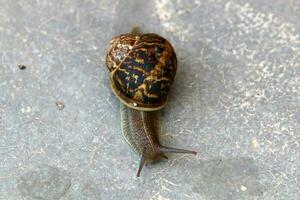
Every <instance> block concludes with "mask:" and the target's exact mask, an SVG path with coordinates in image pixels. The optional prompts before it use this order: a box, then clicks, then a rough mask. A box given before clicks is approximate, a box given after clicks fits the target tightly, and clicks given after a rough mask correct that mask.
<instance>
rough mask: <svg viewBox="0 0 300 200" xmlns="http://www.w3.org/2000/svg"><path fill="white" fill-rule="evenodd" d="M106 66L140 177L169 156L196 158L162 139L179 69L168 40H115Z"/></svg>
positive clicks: (155, 37)
mask: <svg viewBox="0 0 300 200" xmlns="http://www.w3.org/2000/svg"><path fill="white" fill-rule="evenodd" d="M106 66H107V68H108V69H109V71H110V84H111V88H112V91H113V92H114V94H115V95H116V96H117V97H118V98H119V100H120V102H121V103H120V113H121V129H122V133H123V136H124V139H125V140H126V142H127V143H128V144H129V145H130V146H131V147H132V149H133V150H134V151H135V152H136V153H137V154H139V155H140V165H139V169H138V172H137V176H140V173H141V170H142V168H143V166H144V164H145V163H146V162H147V161H150V160H159V159H161V158H167V156H166V155H165V153H187V154H196V152H195V151H190V150H184V149H176V148H171V147H165V146H162V145H161V144H160V142H159V139H158V134H159V126H160V125H159V121H160V120H159V110H161V109H162V108H163V107H164V106H165V105H166V103H167V101H168V93H169V90H170V88H171V85H172V83H173V81H174V78H175V74H176V69H177V59H176V53H175V51H174V48H173V47H172V45H171V44H170V43H169V42H168V41H167V40H166V39H165V38H163V37H161V36H159V35H157V34H152V33H150V34H140V33H139V32H137V31H134V32H132V33H130V34H122V35H120V36H117V37H114V38H113V39H112V40H111V41H110V45H109V48H108V52H107V56H106Z"/></svg>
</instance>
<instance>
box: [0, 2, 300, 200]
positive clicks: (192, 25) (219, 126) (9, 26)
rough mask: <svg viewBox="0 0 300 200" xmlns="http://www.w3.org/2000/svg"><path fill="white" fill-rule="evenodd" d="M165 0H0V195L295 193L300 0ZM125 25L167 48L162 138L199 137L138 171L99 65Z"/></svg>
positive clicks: (179, 141)
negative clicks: (170, 52) (170, 51)
mask: <svg viewBox="0 0 300 200" xmlns="http://www.w3.org/2000/svg"><path fill="white" fill-rule="evenodd" d="M57 2H61V3H57ZM172 2H174V3H171V1H167V0H154V1H149V0H148V1H133V0H131V1H121V0H120V1H110V0H107V1H96V0H84V1H83V0H76V1H71V0H65V1H54V0H53V1H50V0H48V1H46V0H14V1H12V0H0V39H1V42H0V54H1V55H0V56H1V57H0V58H1V63H0V158H1V160H0V199H1V200H2V199H9V200H10V199H18V200H19V199H62V200H68V199H74V200H75V199H76V200H77V199H159V200H168V199H170V200H173V199H180V200H181V199H188V200H190V199H194V200H196V199H204V200H208V199H209V200H210V199H218V200H219V199H220V200H222V199H299V196H300V188H299V187H300V186H299V185H300V172H299V169H300V161H299V158H300V153H299V152H300V147H299V143H300V137H299V133H300V108H299V107H300V106H299V105H300V98H299V96H300V37H299V34H300V23H299V21H300V1H298V0H273V1H271V0H270V1H269V0H268V1H267V0H265V1H261V0H248V1H246V0H239V1H234V0H228V1H225V0H224V1H222V0H196V1H184V0H176V1H172ZM134 25H140V26H141V28H142V30H143V31H144V32H155V33H159V34H161V35H163V36H164V37H166V38H168V39H169V40H170V41H171V42H172V43H173V44H174V47H175V49H176V51H177V54H178V60H179V69H178V74H177V77H176V80H175V84H174V87H173V89H172V92H171V95H170V100H171V101H170V103H169V105H168V106H167V107H166V108H165V109H164V110H163V111H162V134H161V140H162V142H163V143H164V144H167V145H170V146H176V147H184V148H190V149H195V150H197V151H198V155H197V156H189V155H184V156H178V155H177V156H176V155H171V156H170V159H169V160H168V161H162V162H158V163H156V164H153V165H149V166H148V167H146V168H145V169H144V170H143V171H142V176H141V177H140V178H136V177H135V173H136V170H137V167H138V157H137V156H136V155H135V154H134V153H133V152H132V151H131V150H130V148H129V147H128V145H127V144H126V143H124V142H123V141H122V139H121V135H120V125H119V124H120V123H119V121H120V116H119V104H118V100H117V99H116V98H115V96H114V95H113V94H112V92H111V90H110V87H109V83H108V71H107V69H106V67H105V65H104V59H105V52H106V48H107V44H108V42H109V39H110V38H111V37H112V36H114V35H116V34H120V33H124V32H128V31H130V29H131V27H132V26H134ZM18 64H24V65H26V66H27V69H25V70H23V71H21V70H20V69H19V68H18V67H17V65H18ZM57 101H61V102H63V103H64V104H65V108H64V109H63V110H59V109H58V107H57V106H56V102H57Z"/></svg>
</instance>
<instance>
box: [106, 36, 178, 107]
mask: <svg viewBox="0 0 300 200" xmlns="http://www.w3.org/2000/svg"><path fill="white" fill-rule="evenodd" d="M106 65H107V67H108V69H109V71H110V72H111V76H110V80H111V87H112V90H113V92H114V93H115V95H116V96H117V97H118V98H119V99H120V100H121V101H122V102H123V103H124V104H125V105H127V106H128V107H131V108H133V109H137V110H144V111H154V110H159V109H161V108H162V107H164V106H165V104H166V102H167V96H168V93H169V90H170V87H171V85H172V83H173V81H174V77H175V74H176V69H177V60H176V54H175V51H174V48H173V47H172V45H171V44H170V43H169V42H168V41H167V40H166V39H165V38H163V37H161V36H159V35H156V34H152V33H149V34H140V35H135V34H123V35H120V36H117V37H114V38H113V39H112V40H111V41H110V46H109V48H108V52H107V56H106Z"/></svg>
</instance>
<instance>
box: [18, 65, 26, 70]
mask: <svg viewBox="0 0 300 200" xmlns="http://www.w3.org/2000/svg"><path fill="white" fill-rule="evenodd" d="M18 67H19V69H20V70H24V69H26V66H25V65H18Z"/></svg>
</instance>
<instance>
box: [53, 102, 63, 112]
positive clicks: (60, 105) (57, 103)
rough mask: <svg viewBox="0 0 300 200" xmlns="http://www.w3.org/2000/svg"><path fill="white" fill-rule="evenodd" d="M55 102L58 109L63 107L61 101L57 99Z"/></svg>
mask: <svg viewBox="0 0 300 200" xmlns="http://www.w3.org/2000/svg"><path fill="white" fill-rule="evenodd" d="M55 104H56V107H57V109H58V110H62V109H64V108H65V104H64V103H63V102H61V101H57V102H55Z"/></svg>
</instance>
